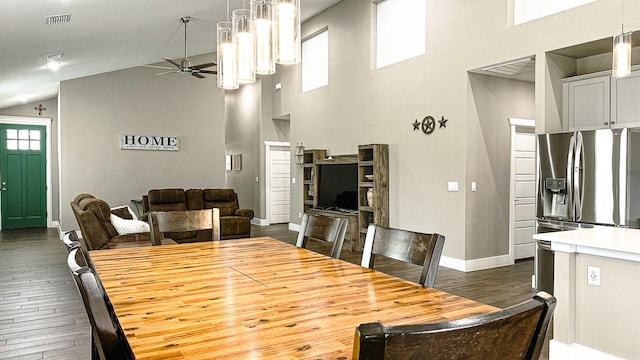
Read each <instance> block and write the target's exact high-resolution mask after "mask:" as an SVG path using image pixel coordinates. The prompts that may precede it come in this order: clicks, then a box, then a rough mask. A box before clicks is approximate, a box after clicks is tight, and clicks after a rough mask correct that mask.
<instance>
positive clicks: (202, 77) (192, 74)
mask: <svg viewBox="0 0 640 360" xmlns="http://www.w3.org/2000/svg"><path fill="white" fill-rule="evenodd" d="M191 76H195V77H197V78H198V79H204V76H202V75H200V74H198V73H196V72H192V73H191Z"/></svg>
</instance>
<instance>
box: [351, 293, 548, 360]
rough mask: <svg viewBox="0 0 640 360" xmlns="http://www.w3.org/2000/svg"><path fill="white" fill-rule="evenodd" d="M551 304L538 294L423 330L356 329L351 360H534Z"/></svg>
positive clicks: (420, 327) (423, 326)
mask: <svg viewBox="0 0 640 360" xmlns="http://www.w3.org/2000/svg"><path fill="white" fill-rule="evenodd" d="M555 305H556V299H555V298H554V297H553V296H552V295H550V294H548V293H546V292H544V291H541V292H538V293H537V294H535V295H534V296H533V298H532V299H529V300H526V301H524V302H522V303H519V304H516V305H514V306H511V307H508V308H506V309H502V310H498V311H494V312H491V313H488V314H483V315H476V316H472V317H467V318H463V319H458V320H448V321H442V322H434V323H428V324H414V325H395V326H384V325H383V324H382V323H379V322H375V323H366V324H360V325H358V327H357V328H356V332H355V339H354V346H353V359H354V360H358V359H359V360H365V359H366V360H386V359H394V360H404V359H434V360H438V359H443V360H444V359H465V360H491V359H496V360H498V359H526V360H530V359H536V360H537V359H538V358H539V357H540V350H541V349H542V346H543V344H544V338H545V335H546V333H547V329H548V327H549V323H550V321H551V317H552V315H553V311H554V309H555Z"/></svg>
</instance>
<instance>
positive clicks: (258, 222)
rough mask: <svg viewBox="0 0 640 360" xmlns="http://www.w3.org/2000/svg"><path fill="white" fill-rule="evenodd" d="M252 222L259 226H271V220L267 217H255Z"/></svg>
mask: <svg viewBox="0 0 640 360" xmlns="http://www.w3.org/2000/svg"><path fill="white" fill-rule="evenodd" d="M251 223H252V224H253V225H257V226H269V225H270V224H269V222H268V221H267V219H258V218H255V217H254V218H253V219H251Z"/></svg>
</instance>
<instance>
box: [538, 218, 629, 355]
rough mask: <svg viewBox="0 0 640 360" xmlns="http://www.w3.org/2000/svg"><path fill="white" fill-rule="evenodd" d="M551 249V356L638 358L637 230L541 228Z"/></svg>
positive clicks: (540, 236) (542, 235)
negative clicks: (553, 306) (553, 302)
mask: <svg viewBox="0 0 640 360" xmlns="http://www.w3.org/2000/svg"><path fill="white" fill-rule="evenodd" d="M533 238H534V239H536V240H547V241H550V242H551V249H552V250H554V252H555V260H554V296H555V297H556V298H557V304H556V310H555V313H554V320H553V340H551V343H550V344H549V359H550V360H555V359H640V347H639V346H638V344H640V331H638V327H637V322H638V319H640V307H638V306H637V303H638V301H640V282H639V281H637V279H638V278H639V277H640V230H636V229H623V228H615V227H604V226H598V227H594V228H591V229H585V228H582V229H577V230H571V231H562V232H552V233H541V234H535V235H534V236H533Z"/></svg>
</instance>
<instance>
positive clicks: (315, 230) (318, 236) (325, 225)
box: [296, 213, 349, 259]
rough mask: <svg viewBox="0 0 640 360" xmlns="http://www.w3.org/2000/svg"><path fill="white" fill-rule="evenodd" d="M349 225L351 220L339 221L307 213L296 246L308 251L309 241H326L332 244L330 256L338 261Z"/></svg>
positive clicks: (303, 217)
mask: <svg viewBox="0 0 640 360" xmlns="http://www.w3.org/2000/svg"><path fill="white" fill-rule="evenodd" d="M348 225H349V220H347V219H338V218H331V217H326V216H317V215H310V214H306V213H305V214H304V215H303V216H302V223H301V224H300V232H298V239H297V241H296V246H297V247H300V248H305V249H306V248H307V240H308V239H313V240H320V241H326V242H329V243H331V244H332V246H331V252H330V256H331V257H332V258H334V259H338V258H340V252H341V251H342V245H343V244H344V237H345V234H346V233H347V226H348Z"/></svg>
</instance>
